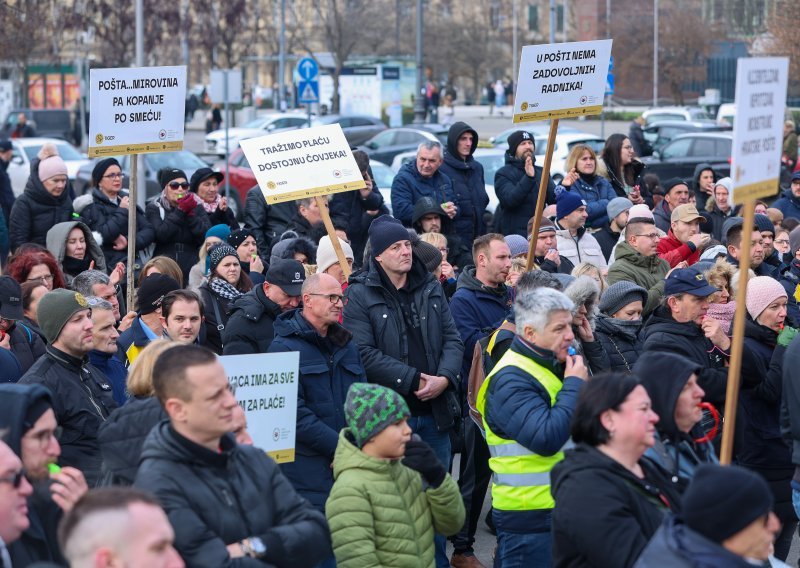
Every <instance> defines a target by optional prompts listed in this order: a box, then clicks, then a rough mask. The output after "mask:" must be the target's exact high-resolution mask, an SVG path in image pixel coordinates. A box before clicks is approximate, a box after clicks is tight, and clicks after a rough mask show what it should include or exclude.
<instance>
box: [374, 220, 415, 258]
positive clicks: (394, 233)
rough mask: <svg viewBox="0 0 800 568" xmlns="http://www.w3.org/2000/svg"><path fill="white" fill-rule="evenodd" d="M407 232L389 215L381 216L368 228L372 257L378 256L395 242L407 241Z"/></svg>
mask: <svg viewBox="0 0 800 568" xmlns="http://www.w3.org/2000/svg"><path fill="white" fill-rule="evenodd" d="M408 240H410V238H409V236H408V230H407V229H406V228H405V227H403V224H402V223H401V222H400V221H398V220H397V219H395V218H394V217H392V216H391V215H381V216H380V217H378V218H377V219H375V220H374V221H373V222H372V223H371V224H370V226H369V246H370V248H371V249H372V256H378V255H380V254H381V253H382V252H383V251H385V250H386V249H387V248H389V247H390V246H392V245H393V244H394V243H396V242H397V241H408Z"/></svg>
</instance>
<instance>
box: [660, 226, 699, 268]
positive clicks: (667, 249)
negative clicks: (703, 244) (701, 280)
mask: <svg viewBox="0 0 800 568" xmlns="http://www.w3.org/2000/svg"><path fill="white" fill-rule="evenodd" d="M658 256H659V257H661V258H663V259H664V260H666V261H667V262H669V267H670V268H675V265H677V264H678V263H679V262H683V261H684V260H685V261H686V262H687V263H688V264H689V266H691V265H693V264H694V263H695V262H697V261H698V260H700V251H699V250H697V249H694V251H692V249H691V248H689V245H687V244H686V243H682V242H680V241H679V240H678V238H677V237H676V236H675V233H673V232H672V229H670V230H669V233H667V236H666V237H662V238H661V240H659V241H658Z"/></svg>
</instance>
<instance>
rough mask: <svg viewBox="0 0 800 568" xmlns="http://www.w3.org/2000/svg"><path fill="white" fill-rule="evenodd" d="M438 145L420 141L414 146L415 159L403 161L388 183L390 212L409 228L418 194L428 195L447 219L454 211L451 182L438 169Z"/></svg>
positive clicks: (454, 199)
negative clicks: (437, 204) (390, 187)
mask: <svg viewBox="0 0 800 568" xmlns="http://www.w3.org/2000/svg"><path fill="white" fill-rule="evenodd" d="M441 165H442V145H441V144H439V143H438V142H435V141H429V142H423V143H422V144H420V145H419V147H418V148H417V159H416V160H415V161H413V162H407V163H405V164H403V167H402V168H400V171H399V172H397V175H396V176H395V178H394V181H393V182H392V212H393V214H394V217H395V218H396V219H399V220H400V221H402V223H403V224H404V225H405V226H407V227H410V226H411V222H412V219H411V218H412V216H413V214H414V204H415V203H416V202H417V200H418V199H420V198H421V197H432V198H433V199H434V200H435V201H436V203H439V204H440V205H441V206H442V210H443V211H444V212H445V214H446V215H447V216H448V217H450V218H451V219H453V218H455V216H456V215H457V214H458V203H456V197H455V192H454V191H453V182H452V181H451V180H450V178H449V177H447V176H446V175H444V174H443V173H442V172H440V171H439V166H441Z"/></svg>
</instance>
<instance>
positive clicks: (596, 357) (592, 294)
mask: <svg viewBox="0 0 800 568" xmlns="http://www.w3.org/2000/svg"><path fill="white" fill-rule="evenodd" d="M564 294H566V295H567V297H568V298H569V299H570V300H572V303H573V304H575V308H576V310H577V308H578V307H579V306H584V307H585V308H586V319H587V320H588V321H589V326H590V327H591V328H592V332H594V330H595V326H596V318H597V314H598V313H599V311H600V310H599V309H598V307H597V301H598V300H599V299H600V286H598V284H597V282H596V281H595V280H594V279H593V278H592V277H590V276H579V277H578V278H576V279H575V280H573V281H572V283H571V284H570V285H569V286H567V288H566V289H565V290H564ZM572 331H573V333H574V334H575V339H573V340H572V346H573V347H574V348H575V349H576V351H577V352H578V353H580V354H581V355H583V357H584V358H585V359H586V364H587V365H588V366H589V371H590V372H591V373H592V374H596V373H599V372H600V371H602V370H603V369H604V368H605V365H606V354H605V353H604V352H603V344H602V343H600V342H599V341H598V340H597V336H596V335H595V338H594V341H584V340H583V339H581V336H580V334H579V332H578V328H577V327H576V326H575V325H574V324H573V325H572Z"/></svg>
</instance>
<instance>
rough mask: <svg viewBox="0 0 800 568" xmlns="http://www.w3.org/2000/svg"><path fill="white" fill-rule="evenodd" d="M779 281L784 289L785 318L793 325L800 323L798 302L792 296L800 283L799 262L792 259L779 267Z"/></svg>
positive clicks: (799, 305)
mask: <svg viewBox="0 0 800 568" xmlns="http://www.w3.org/2000/svg"><path fill="white" fill-rule="evenodd" d="M779 278H780V280H779V281H780V283H781V286H783V289H784V290H786V295H787V297H788V302H787V304H786V311H787V314H786V315H787V318H788V319H789V321H791V322H793V323H794V324H795V325H796V324H800V302H798V301H797V299H796V298H795V297H794V292H795V290H796V289H797V286H798V285H799V284H800V262H798V261H797V260H792V262H790V263H789V264H787V265H784V266H782V267H781V274H780V277H779Z"/></svg>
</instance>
